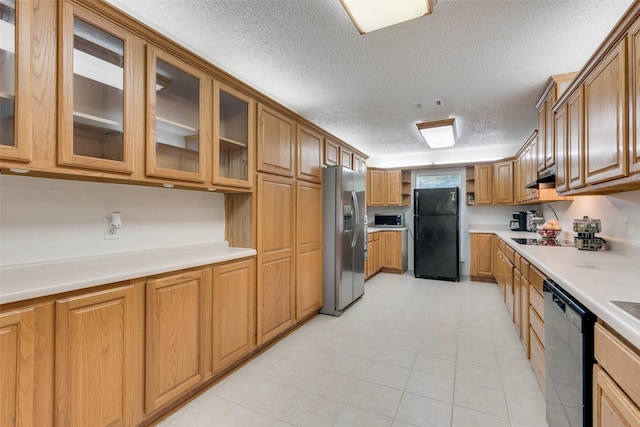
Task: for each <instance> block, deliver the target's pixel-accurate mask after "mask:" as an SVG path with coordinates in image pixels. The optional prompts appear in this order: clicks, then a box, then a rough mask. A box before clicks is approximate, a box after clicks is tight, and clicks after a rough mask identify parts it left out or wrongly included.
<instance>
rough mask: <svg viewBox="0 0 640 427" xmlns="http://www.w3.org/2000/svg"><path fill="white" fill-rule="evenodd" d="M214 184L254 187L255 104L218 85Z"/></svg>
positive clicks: (242, 95)
mask: <svg viewBox="0 0 640 427" xmlns="http://www.w3.org/2000/svg"><path fill="white" fill-rule="evenodd" d="M215 89H216V91H215V100H214V105H215V106H216V108H215V111H216V112H217V115H216V121H214V132H215V138H214V146H213V182H214V184H223V185H231V186H234V187H245V188H250V187H251V186H252V184H253V172H254V169H255V166H254V154H253V147H254V144H255V123H256V102H255V101H254V100H253V99H251V98H250V97H248V96H247V95H245V94H243V93H241V92H238V91H237V90H235V89H233V88H231V87H229V86H226V85H224V84H222V83H217V82H216V83H215Z"/></svg>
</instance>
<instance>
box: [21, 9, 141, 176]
mask: <svg viewBox="0 0 640 427" xmlns="http://www.w3.org/2000/svg"><path fill="white" fill-rule="evenodd" d="M25 4H26V3H25ZM59 4H60V8H61V10H60V14H61V20H60V28H59V31H60V46H61V49H60V55H59V58H58V59H59V61H60V66H59V68H58V69H59V72H60V74H59V79H58V81H59V90H58V107H59V118H60V119H59V124H58V164H60V165H65V166H75V167H81V168H89V169H99V170H105V171H110V172H122V173H132V172H133V152H134V144H136V141H137V137H138V136H139V135H137V134H136V133H135V129H136V125H135V117H136V116H135V115H134V109H135V108H136V106H135V104H134V103H135V102H136V99H137V102H138V103H139V102H140V99H139V98H140V94H141V93H142V92H141V91H142V89H143V88H142V87H141V86H139V85H136V83H135V82H136V79H135V76H134V73H136V72H138V74H140V73H141V70H140V69H139V68H140V67H139V65H140V64H141V63H142V61H143V58H140V57H135V52H136V49H135V48H134V42H135V40H134V38H133V36H132V35H131V34H129V33H127V32H126V31H125V30H123V29H121V28H120V27H118V26H116V25H114V24H113V23H112V22H110V21H107V20H105V19H102V18H99V17H98V16H96V15H94V14H92V13H91V12H88V11H87V10H86V9H83V8H81V7H79V6H76V5H73V4H72V3H70V2H67V1H63V2H60V3H59ZM138 77H139V76H138ZM138 108H140V107H138Z"/></svg>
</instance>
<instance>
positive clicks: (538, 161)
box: [534, 102, 547, 172]
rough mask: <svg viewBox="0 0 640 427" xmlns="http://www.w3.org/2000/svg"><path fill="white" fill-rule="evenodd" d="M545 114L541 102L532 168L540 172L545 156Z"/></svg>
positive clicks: (542, 168)
mask: <svg viewBox="0 0 640 427" xmlns="http://www.w3.org/2000/svg"><path fill="white" fill-rule="evenodd" d="M546 120H547V114H546V110H545V103H544V102H543V103H542V104H541V105H540V109H539V110H538V143H537V144H536V146H535V153H534V158H535V160H534V168H535V171H536V172H541V171H543V170H544V158H545V154H546V151H545V145H546V141H545V138H546V137H547V128H546V125H547V122H546Z"/></svg>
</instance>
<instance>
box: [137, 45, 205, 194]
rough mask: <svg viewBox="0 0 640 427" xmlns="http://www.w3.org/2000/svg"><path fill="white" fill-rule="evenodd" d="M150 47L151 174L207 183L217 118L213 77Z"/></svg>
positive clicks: (148, 161)
mask: <svg viewBox="0 0 640 427" xmlns="http://www.w3.org/2000/svg"><path fill="white" fill-rule="evenodd" d="M147 50H148V53H149V54H148V57H147V65H148V70H149V75H148V79H147V80H148V82H149V83H148V87H147V100H148V119H147V129H148V140H147V175H150V176H156V177H163V178H172V179H177V180H186V181H195V182H204V181H205V178H204V177H205V173H206V172H205V168H206V164H205V159H206V158H207V156H208V155H209V153H210V148H209V147H210V145H211V131H210V129H211V124H212V122H213V120H212V119H211V115H210V114H209V112H210V111H211V92H212V86H211V85H212V83H211V80H210V79H209V78H208V77H207V76H206V75H205V74H204V73H203V72H201V71H200V70H198V69H196V68H195V67H192V66H190V65H189V64H186V63H184V62H182V61H181V60H179V59H177V58H175V57H173V56H171V55H169V54H167V53H166V52H163V51H161V50H159V49H157V48H155V47H153V46H148V48H147ZM207 116H208V117H207Z"/></svg>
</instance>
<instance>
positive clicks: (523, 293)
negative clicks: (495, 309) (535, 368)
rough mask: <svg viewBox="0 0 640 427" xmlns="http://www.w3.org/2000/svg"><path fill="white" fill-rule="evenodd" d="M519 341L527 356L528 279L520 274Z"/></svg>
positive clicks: (523, 274)
mask: <svg viewBox="0 0 640 427" xmlns="http://www.w3.org/2000/svg"><path fill="white" fill-rule="evenodd" d="M520 322H521V323H520V341H522V345H523V346H524V349H525V353H526V355H527V357H530V356H529V280H527V275H526V274H525V273H522V274H521V276H520Z"/></svg>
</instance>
